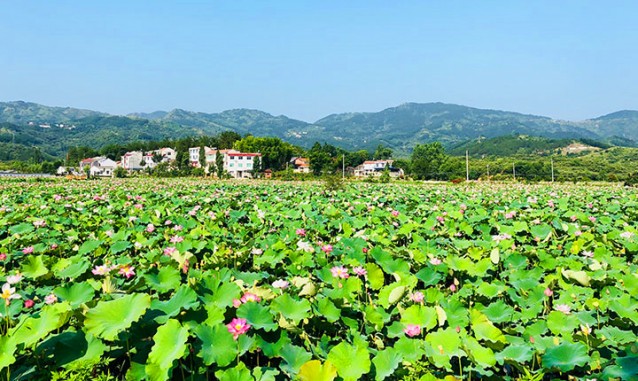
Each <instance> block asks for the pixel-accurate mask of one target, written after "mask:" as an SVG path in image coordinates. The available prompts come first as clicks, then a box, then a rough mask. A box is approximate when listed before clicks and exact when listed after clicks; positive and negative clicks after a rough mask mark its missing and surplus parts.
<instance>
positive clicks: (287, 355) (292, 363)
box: [280, 344, 312, 376]
mask: <svg viewBox="0 0 638 381" xmlns="http://www.w3.org/2000/svg"><path fill="white" fill-rule="evenodd" d="M280 355H281V358H282V359H284V361H285V364H283V365H281V366H280V367H281V369H282V370H283V371H284V372H286V373H288V375H291V376H292V375H296V374H297V373H299V369H301V367H302V366H303V364H305V363H307V362H308V361H310V359H311V358H312V355H311V354H310V353H308V352H306V350H305V349H303V348H302V347H298V346H296V345H292V344H286V345H284V346H283V347H282V348H281V351H280Z"/></svg>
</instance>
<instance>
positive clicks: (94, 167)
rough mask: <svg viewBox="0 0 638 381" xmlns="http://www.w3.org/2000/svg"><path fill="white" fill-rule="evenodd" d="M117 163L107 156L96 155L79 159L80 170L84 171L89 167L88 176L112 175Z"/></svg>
mask: <svg viewBox="0 0 638 381" xmlns="http://www.w3.org/2000/svg"><path fill="white" fill-rule="evenodd" d="M116 167H117V163H116V162H115V161H113V160H111V159H109V158H107V157H104V156H97V157H93V158H88V159H84V160H82V161H80V172H81V173H86V168H89V169H88V171H89V175H90V176H99V177H112V176H113V172H115V168H116Z"/></svg>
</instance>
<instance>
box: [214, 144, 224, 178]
mask: <svg viewBox="0 0 638 381" xmlns="http://www.w3.org/2000/svg"><path fill="white" fill-rule="evenodd" d="M215 169H217V178H218V179H221V178H222V176H223V175H224V154H223V153H221V152H220V151H219V150H217V155H215Z"/></svg>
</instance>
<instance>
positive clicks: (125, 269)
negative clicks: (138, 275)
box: [118, 265, 135, 279]
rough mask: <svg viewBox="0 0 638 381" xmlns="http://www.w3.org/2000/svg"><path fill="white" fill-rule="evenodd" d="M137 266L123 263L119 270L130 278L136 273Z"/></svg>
mask: <svg viewBox="0 0 638 381" xmlns="http://www.w3.org/2000/svg"><path fill="white" fill-rule="evenodd" d="M134 270H135V267H133V266H131V265H122V266H121V267H120V271H119V272H118V274H120V275H124V276H125V277H126V279H130V278H131V277H132V276H134V275H135V271H134Z"/></svg>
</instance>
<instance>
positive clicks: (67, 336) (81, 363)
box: [36, 329, 107, 369]
mask: <svg viewBox="0 0 638 381" xmlns="http://www.w3.org/2000/svg"><path fill="white" fill-rule="evenodd" d="M106 349H107V347H106V345H104V343H102V342H101V341H100V340H99V339H96V338H95V337H93V336H92V335H90V334H88V335H87V334H85V333H84V332H82V331H79V332H78V331H75V330H73V329H69V330H67V331H64V332H62V333H60V334H57V335H54V336H51V337H50V338H49V339H47V340H46V341H44V342H43V343H42V344H40V345H38V348H37V351H36V352H37V353H42V352H44V353H49V352H50V353H51V354H52V355H53V360H54V361H55V364H56V365H57V366H59V367H64V368H70V369H73V368H75V367H78V368H81V367H85V366H87V365H89V364H91V365H94V364H98V363H99V362H100V361H101V358H102V355H103V354H104V352H105V351H106Z"/></svg>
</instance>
